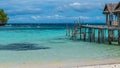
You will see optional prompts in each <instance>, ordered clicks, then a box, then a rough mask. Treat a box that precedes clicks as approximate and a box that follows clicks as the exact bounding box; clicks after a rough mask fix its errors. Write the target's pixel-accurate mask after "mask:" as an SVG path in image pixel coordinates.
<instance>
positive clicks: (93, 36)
mask: <svg viewBox="0 0 120 68" xmlns="http://www.w3.org/2000/svg"><path fill="white" fill-rule="evenodd" d="M92 41H93V42H95V29H94V28H93V29H92Z"/></svg>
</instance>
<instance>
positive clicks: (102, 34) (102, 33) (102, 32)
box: [101, 29, 104, 42]
mask: <svg viewBox="0 0 120 68" xmlns="http://www.w3.org/2000/svg"><path fill="white" fill-rule="evenodd" d="M101 36H102V42H104V29H102V30H101Z"/></svg>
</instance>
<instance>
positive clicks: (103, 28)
mask: <svg viewBox="0 0 120 68" xmlns="http://www.w3.org/2000/svg"><path fill="white" fill-rule="evenodd" d="M103 14H104V15H106V25H82V23H83V22H78V21H77V24H75V25H78V26H73V29H72V35H71V39H72V40H76V39H79V40H84V41H90V42H98V43H109V44H112V43H113V42H117V43H118V44H119V45H120V2H119V3H118V4H106V5H105V7H104V10H103ZM79 19H80V18H79ZM67 32H68V33H70V30H68V31H67ZM116 33H117V34H116ZM66 35H69V36H70V34H66ZM78 36H79V38H78Z"/></svg>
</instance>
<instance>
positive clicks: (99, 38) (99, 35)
mask: <svg viewBox="0 0 120 68" xmlns="http://www.w3.org/2000/svg"><path fill="white" fill-rule="evenodd" d="M100 32H101V30H100V29H98V43H100Z"/></svg>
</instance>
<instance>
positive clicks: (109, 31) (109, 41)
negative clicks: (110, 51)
mask: <svg viewBox="0 0 120 68" xmlns="http://www.w3.org/2000/svg"><path fill="white" fill-rule="evenodd" d="M111 41H112V38H111V29H108V43H109V44H112V42H111Z"/></svg>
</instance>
